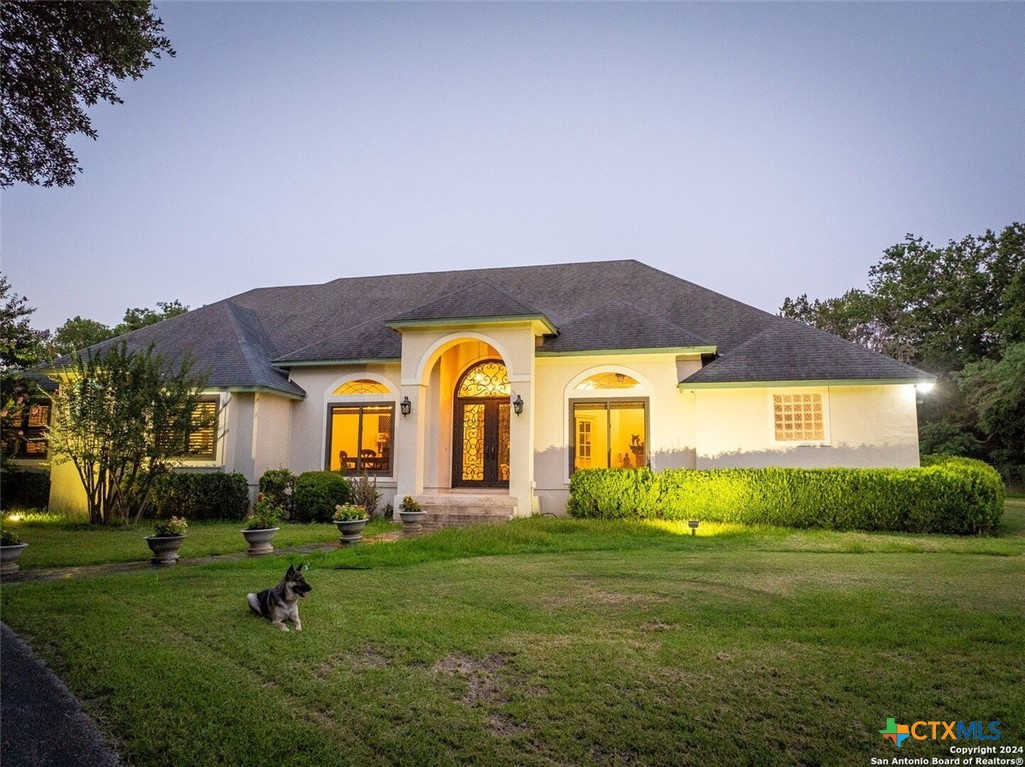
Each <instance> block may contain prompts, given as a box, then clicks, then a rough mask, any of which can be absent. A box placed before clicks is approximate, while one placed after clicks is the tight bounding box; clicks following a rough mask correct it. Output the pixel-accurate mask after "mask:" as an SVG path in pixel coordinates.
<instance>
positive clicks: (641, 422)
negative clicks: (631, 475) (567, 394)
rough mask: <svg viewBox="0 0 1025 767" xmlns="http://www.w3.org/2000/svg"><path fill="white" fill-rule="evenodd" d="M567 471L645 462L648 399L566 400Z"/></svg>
mask: <svg viewBox="0 0 1025 767" xmlns="http://www.w3.org/2000/svg"><path fill="white" fill-rule="evenodd" d="M570 414H571V417H572V420H573V429H572V432H571V444H570V451H569V452H570V473H571V474H572V473H573V472H574V471H579V470H580V469H635V468H639V467H642V466H647V465H648V447H647V445H648V400H647V399H646V398H645V399H575V400H570Z"/></svg>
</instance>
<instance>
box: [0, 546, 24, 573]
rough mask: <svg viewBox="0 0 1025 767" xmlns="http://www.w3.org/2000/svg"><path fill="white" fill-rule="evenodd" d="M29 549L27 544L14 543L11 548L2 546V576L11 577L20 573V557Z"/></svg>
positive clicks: (0, 567)
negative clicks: (12, 574)
mask: <svg viewBox="0 0 1025 767" xmlns="http://www.w3.org/2000/svg"><path fill="white" fill-rule="evenodd" d="M27 548H28V544H27V543H12V544H11V545H10V546H0V575H10V574H11V573H16V572H18V557H20V556H21V552H23V551H24V550H25V549H27Z"/></svg>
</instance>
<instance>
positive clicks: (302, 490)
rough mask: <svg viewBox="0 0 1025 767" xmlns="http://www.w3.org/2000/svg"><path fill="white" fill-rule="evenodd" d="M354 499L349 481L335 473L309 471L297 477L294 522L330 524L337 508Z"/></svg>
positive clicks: (293, 508) (294, 495)
mask: <svg viewBox="0 0 1025 767" xmlns="http://www.w3.org/2000/svg"><path fill="white" fill-rule="evenodd" d="M351 497H352V488H351V486H350V485H349V482H348V480H346V479H345V477H343V476H342V475H341V474H339V473H338V472H335V471H307V472H305V473H303V474H300V475H299V476H298V477H296V480H295V492H294V493H293V494H292V521H293V522H330V521H331V515H332V514H334V513H335V506H338V505H341V504H346V503H348V502H349V498H351Z"/></svg>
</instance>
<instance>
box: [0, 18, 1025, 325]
mask: <svg viewBox="0 0 1025 767" xmlns="http://www.w3.org/2000/svg"><path fill="white" fill-rule="evenodd" d="M158 15H160V16H161V17H162V18H163V20H164V23H165V28H166V32H167V34H168V36H169V37H170V38H171V40H172V43H173V45H174V47H175V48H176V49H177V51H178V55H177V57H176V58H173V59H167V58H165V59H162V60H161V61H159V62H158V63H157V65H156V66H155V67H154V68H153V69H151V70H150V71H149V72H148V73H147V74H146V75H145V77H143V79H141V80H139V81H138V82H132V83H128V84H125V85H124V86H122V89H121V93H122V96H123V97H124V100H125V103H124V104H122V105H117V106H108V105H100V106H98V107H96V108H94V109H93V110H92V112H91V114H92V115H93V119H94V126H95V127H96V128H97V129H98V131H99V139H98V141H91V140H88V139H84V140H78V139H76V140H75V141H74V146H75V148H76V150H77V151H78V155H79V160H80V163H81V165H82V167H83V169H84V171H83V173H82V174H81V175H80V176H79V177H78V181H77V183H76V185H75V186H74V187H72V188H68V189H56V188H51V189H41V188H31V187H25V186H18V187H15V188H13V189H11V190H6V191H5V192H4V193H3V195H2V197H3V199H2V204H3V222H2V223H3V229H2V242H0V253H2V259H3V263H2V268H3V270H4V272H6V273H7V274H8V275H9V277H10V279H11V282H12V283H13V286H14V289H15V291H17V292H18V293H20V294H22V295H25V296H27V297H28V298H29V301H30V304H31V305H33V306H35V307H37V313H36V315H35V316H34V319H35V322H34V324H35V325H36V326H37V327H49V328H55V327H56V326H58V325H60V324H61V323H62V322H63V321H64V320H65V319H67V318H68V317H71V316H74V315H82V316H85V317H90V318H93V319H97V320H100V321H102V322H106V323H114V322H116V321H118V320H119V319H120V317H121V315H122V313H123V312H124V310H125V308H126V307H129V306H154V305H155V303H156V302H157V301H170V300H174V299H178V300H181V301H182V302H184V303H186V304H188V305H190V306H192V307H193V308H196V307H198V306H201V305H203V304H206V303H212V302H214V301H216V300H219V299H221V298H225V297H227V296H230V295H233V294H236V293H239V292H242V291H244V290H248V289H250V288H253V287H261V286H268V285H280V284H302V283H318V282H325V281H328V280H331V279H335V278H338V277H345V276H354V275H367V274H386V273H396V272H416V271H428V270H429V271H434V270H445V269H467V268H474V267H485V266H487V267H490V266H505V265H519V264H539V263H557V262H565V261H590V260H609V259H618V258H636V259H638V260H640V261H644V262H646V263H648V264H650V265H652V266H655V267H657V268H660V269H664V270H666V271H668V272H671V273H673V274H676V275H679V276H681V277H683V278H685V279H689V280H691V281H693V282H696V283H698V284H701V285H704V286H706V287H708V288H711V289H713V290H717V291H719V292H722V293H725V294H727V295H730V296H733V297H735V298H738V299H740V300H742V301H745V302H747V303H750V304H753V305H755V306H758V307H761V308H763V309H766V310H769V311H776V309H777V308H778V306H779V304H780V303H781V301H782V300H783V298H784V297H785V296H788V295H791V296H794V295H798V294H800V293H808V294H809V295H811V296H813V297H823V298H824V297H828V296H834V295H839V294H840V293H842V292H843V291H845V290H847V289H848V288H851V287H860V286H864V285H865V283H866V280H867V272H868V268H869V267H870V266H871V265H872V264H874V263H876V262H877V261H878V260H879V258H880V257H881V255H882V251H883V249H884V248H886V247H887V246H889V245H891V244H894V243H896V242H899V241H900V240H902V239H903V237H904V234H905V233H906V232H912V233H915V234H918V235H922V236H924V237H925V238H926V239H929V240H931V241H933V242H935V243H943V242H946V240H948V239H950V238H960V237H962V236H964V235H966V234H980V233H982V232H983V231H984V230H985V229H987V228H1000V227H1002V226H1004V225H1006V224H1009V223H1011V222H1012V221H1015V220H1022V218H1023V217H1025V153H1023V150H1022V146H1023V144H1025V142H1023V137H1025V45H1023V44H1022V35H1023V30H1025V4H1023V3H1000V4H986V3H971V4H928V3H906V4H889V3H861V4H845V3H823V4H797V3H793V4H789V3H784V4H775V3H774V4H747V3H722V4H698V3H669V4H643V3H626V4H614V3H596V4H589V3H575V4H512V3H509V4H501V3H494V4H483V5H476V4H461V3H460V4H432V3H416V4H387V5H385V4H355V3H341V2H321V3H304V2H290V3H278V2H249V3H229V2H216V3H209V2H162V3H158Z"/></svg>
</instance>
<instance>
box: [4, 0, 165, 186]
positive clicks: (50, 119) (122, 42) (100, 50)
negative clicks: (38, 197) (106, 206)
mask: <svg viewBox="0 0 1025 767" xmlns="http://www.w3.org/2000/svg"><path fill="white" fill-rule="evenodd" d="M162 32H163V22H162V21H161V20H160V19H159V18H157V17H156V16H154V14H153V7H152V4H151V3H150V2H149V0H119V1H118V2H109V1H104V2H90V3H82V2H39V1H37V0H4V2H3V3H2V4H0V36H2V40H0V67H2V78H3V88H2V91H0V119H2V131H3V148H2V154H0V187H4V188H6V187H10V186H12V185H13V184H14V183H15V182H18V181H21V182H24V183H26V184H34V185H35V184H42V185H43V186H53V185H54V184H56V185H58V186H72V185H73V184H74V183H75V174H76V173H78V172H79V171H81V168H80V167H79V165H78V158H77V157H76V156H75V153H74V152H73V151H72V150H71V148H70V147H69V146H68V145H67V141H68V138H69V137H70V136H72V135H74V134H76V133H82V134H85V135H86V136H89V137H90V138H92V139H95V138H96V136H97V133H96V130H95V129H94V128H93V127H92V122H91V120H90V119H89V116H88V114H87V113H86V110H85V107H89V106H94V105H95V104H97V103H99V102H100V101H106V102H108V103H111V104H120V103H122V100H121V98H120V97H119V96H118V95H117V86H118V84H119V83H120V81H122V80H124V79H126V78H129V77H130V78H132V79H133V80H138V79H139V78H140V77H142V75H143V73H144V72H145V71H146V70H147V69H149V68H150V67H151V66H153V64H154V63H155V59H159V58H160V56H161V54H162V53H166V54H168V55H170V56H174V55H175V53H174V50H173V49H172V48H171V42H170V40H168V39H167V38H166V37H164V36H163V34H162Z"/></svg>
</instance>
